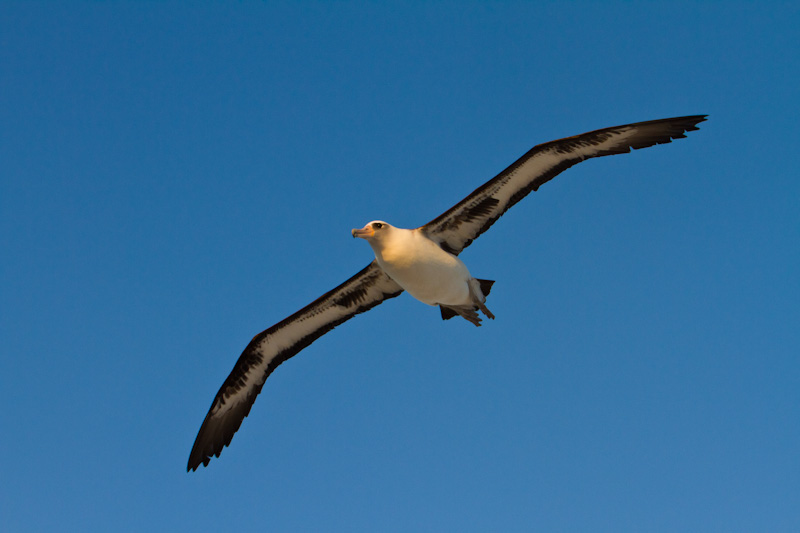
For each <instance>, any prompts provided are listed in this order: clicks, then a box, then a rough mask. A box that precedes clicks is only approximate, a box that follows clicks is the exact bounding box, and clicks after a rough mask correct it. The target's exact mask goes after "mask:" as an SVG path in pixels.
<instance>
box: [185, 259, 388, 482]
mask: <svg viewBox="0 0 800 533" xmlns="http://www.w3.org/2000/svg"><path fill="white" fill-rule="evenodd" d="M401 292H403V289H402V288H401V287H400V286H399V285H398V284H397V283H395V282H394V281H393V280H392V279H391V278H390V277H389V276H387V275H386V274H385V273H384V272H383V270H381V268H380V267H379V266H378V264H377V263H376V262H375V261H373V262H372V263H370V264H369V265H368V266H367V267H366V268H365V269H364V270H362V271H361V272H359V273H358V274H356V275H355V276H353V277H352V278H350V279H349V280H347V281H345V282H344V283H342V284H341V285H339V286H338V287H336V288H335V289H333V290H332V291H330V292H328V293H326V294H324V295H323V296H321V297H320V298H318V299H317V300H315V301H314V302H312V303H311V304H309V305H307V306H306V307H304V308H303V309H301V310H300V311H298V312H296V313H295V314H293V315H292V316H290V317H288V318H286V319H284V320H282V321H281V322H278V323H277V324H275V325H274V326H272V327H271V328H269V329H267V330H265V331H262V332H261V333H259V334H258V335H256V336H255V337H254V338H253V340H252V341H250V344H248V345H247V348H245V349H244V352H242V355H241V356H240V357H239V360H238V361H236V365H234V367H233V370H232V371H231V373H230V375H229V376H228V378H227V379H226V380H225V382H224V383H223V384H222V387H220V389H219V392H217V396H216V397H215V398H214V401H213V403H212V404H211V408H210V409H209V410H208V414H207V415H206V418H205V420H203V425H202V426H201V427H200V432H199V433H198V434H197V439H195V441H194V446H193V447H192V452H191V454H190V455H189V465H188V466H187V468H186V470H187V471H189V470H197V467H199V466H200V463H203V465H208V462H209V461H210V460H211V456H212V455H215V456H217V457H219V454H220V453H222V448H223V447H225V446H227V445H228V444H230V442H231V439H232V438H233V434H234V433H236V431H237V430H238V429H239V426H241V424H242V420H244V418H245V417H246V416H247V414H248V413H249V412H250V408H251V407H252V405H253V402H254V401H255V400H256V396H258V393H259V392H261V387H263V386H264V382H265V381H266V379H267V377H268V376H269V375H270V374H271V373H272V371H273V370H275V368H276V367H277V366H278V365H279V364H281V363H283V362H284V361H286V360H287V359H289V358H290V357H292V356H294V355H296V354H297V353H298V352H299V351H300V350H302V349H303V348H305V347H306V346H308V345H309V344H311V343H312V342H314V341H315V340H317V339H318V338H320V337H321V336H322V335H324V334H325V333H327V332H328V331H330V330H332V329H333V328H335V327H336V326H338V325H339V324H341V323H342V322H344V321H346V320H349V319H351V318H353V317H354V316H355V315H357V314H359V313H363V312H364V311H367V310H368V309H372V308H373V307H375V306H376V305H378V304H379V303H381V302H383V301H384V300H388V299H389V298H394V297H395V296H398V295H399V294H400V293H401Z"/></svg>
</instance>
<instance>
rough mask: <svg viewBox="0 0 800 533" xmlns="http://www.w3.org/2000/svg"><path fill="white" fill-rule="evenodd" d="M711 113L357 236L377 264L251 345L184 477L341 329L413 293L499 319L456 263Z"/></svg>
mask: <svg viewBox="0 0 800 533" xmlns="http://www.w3.org/2000/svg"><path fill="white" fill-rule="evenodd" d="M706 116H707V115H692V116H686V117H676V118H667V119H660V120H650V121H647V122H637V123H634V124H626V125H623V126H614V127H610V128H603V129H600V130H595V131H590V132H588V133H584V134H581V135H576V136H573V137H567V138H564V139H559V140H556V141H550V142H547V143H544V144H539V145H537V146H534V147H533V148H532V149H530V150H529V151H528V152H527V153H526V154H525V155H523V156H522V157H520V158H519V159H518V160H517V161H515V162H514V163H513V164H511V166H509V167H508V168H507V169H505V170H504V171H502V172H501V173H500V174H498V175H497V176H495V177H494V178H492V179H491V180H489V181H487V182H486V183H484V184H483V185H481V186H480V187H478V188H477V189H475V190H474V191H473V192H472V193H471V194H469V195H468V196H467V197H466V198H464V199H463V200H461V201H460V202H458V203H457V204H456V205H454V206H453V207H452V208H450V209H448V210H447V211H445V212H444V213H442V214H441V215H439V216H438V217H436V218H435V219H433V220H431V221H430V222H428V223H427V224H425V225H424V226H420V227H418V228H416V229H402V228H396V227H394V226H392V225H391V224H389V223H387V222H384V221H382V220H375V221H372V222H369V223H368V224H367V225H366V226H364V227H363V228H360V229H354V230H352V232H351V234H352V236H353V237H358V238H361V239H364V240H366V241H367V243H369V245H370V246H371V248H372V251H373V252H374V254H375V259H374V260H373V261H372V262H371V263H370V264H369V265H367V266H366V267H365V268H364V269H363V270H361V271H360V272H359V273H357V274H356V275H355V276H353V277H352V278H350V279H348V280H347V281H345V282H344V283H342V284H341V285H339V286H338V287H336V288H335V289H333V290H331V291H329V292H327V293H325V294H323V295H322V296H320V297H319V298H317V299H316V300H314V301H313V302H311V303H310V304H308V305H307V306H305V307H304V308H303V309H301V310H299V311H298V312H296V313H294V314H293V315H291V316H289V317H288V318H285V319H284V320H282V321H280V322H278V323H277V324H275V325H274V326H272V327H270V328H269V329H266V330H264V331H262V332H261V333H259V334H258V335H256V336H255V337H253V340H251V341H250V343H249V344H248V345H247V347H246V348H245V349H244V351H243V352H242V355H241V356H240V357H239V359H238V360H237V361H236V364H235V365H234V367H233V370H232V371H231V373H230V374H229V375H228V377H227V378H226V379H225V381H224V382H223V384H222V387H220V389H219V392H217V395H216V396H215V397H214V401H213V402H212V403H211V408H210V409H209V410H208V414H207V415H206V417H205V420H203V424H202V426H200V431H199V432H198V434H197V438H196V439H195V442H194V446H193V447H192V451H191V453H190V454H189V463H188V466H187V471H191V470H197V468H198V467H199V466H200V465H201V464H202V465H204V466H208V463H209V462H210V461H211V457H212V456H215V457H219V455H220V453H221V452H222V449H223V448H224V447H225V446H228V445H229V444H230V442H231V439H232V438H233V435H234V433H236V431H238V429H239V427H240V426H241V424H242V421H243V420H244V418H245V417H246V416H247V415H248V414H249V413H250V408H251V407H252V406H253V402H255V399H256V397H257V396H258V394H259V393H260V392H261V388H262V387H263V386H264V382H265V381H266V379H267V377H269V375H270V374H272V372H273V371H274V370H275V369H276V368H277V367H278V365H280V364H281V363H283V362H284V361H286V360H287V359H289V358H290V357H293V356H294V355H297V353H299V352H300V351H301V350H302V349H303V348H305V347H306V346H308V345H309V344H311V343H312V342H314V341H315V340H317V339H318V338H320V337H321V336H322V335H324V334H325V333H327V332H329V331H330V330H332V329H333V328H335V327H336V326H338V325H340V324H342V323H343V322H345V321H347V320H350V319H351V318H353V317H354V316H356V315H357V314H359V313H363V312H365V311H368V310H370V309H372V308H373V307H375V306H376V305H378V304H380V303H382V302H383V301H385V300H388V299H390V298H394V297H396V296H399V295H400V293H402V292H403V291H406V292H408V293H409V294H410V295H411V296H413V297H414V298H416V299H417V300H419V301H421V302H423V303H426V304H428V305H432V306H438V307H439V308H440V312H441V317H442V319H444V320H448V319H450V318H453V317H456V316H461V317H463V318H464V319H466V320H468V321H469V322H471V323H472V324H474V325H476V326H480V325H481V317H480V315H479V312H480V313H482V314H483V315H484V316H486V317H487V318H490V319H493V318H494V315H493V314H492V312H491V311H489V309H488V308H487V306H486V297H487V296H488V295H489V291H490V289H491V287H492V284H493V283H494V281H491V280H484V279H477V278H474V277H472V275H471V274H470V272H469V270H468V269H467V267H466V265H465V264H464V262H463V261H461V259H460V258H459V257H458V255H459V254H460V253H461V252H462V251H463V250H464V248H466V247H467V246H469V245H470V244H471V243H472V241H474V240H475V239H476V238H478V237H479V236H480V235H481V234H482V233H483V232H485V231H486V230H487V229H489V228H490V227H491V226H492V224H494V223H495V222H496V221H497V219H499V218H500V217H501V216H502V215H503V213H505V212H506V211H508V209H509V208H511V206H513V205H514V204H516V203H517V202H519V201H520V200H522V199H523V198H524V197H525V196H527V195H528V194H529V193H530V192H532V191H536V190H537V189H538V188H539V187H540V186H541V185H542V184H543V183H546V182H547V181H549V180H551V179H553V178H554V177H555V176H557V175H558V174H560V173H561V172H563V171H564V170H566V169H568V168H569V167H571V166H573V165H575V164H577V163H580V162H581V161H583V160H585V159H589V158H592V157H602V156H606V155H614V154H624V153H627V152H630V151H631V149H634V150H636V149H639V148H646V147H648V146H653V145H656V144H665V143H668V142H670V141H671V140H673V139H679V138H683V137H685V135H684V134H685V133H686V132H689V131H693V130H697V129H698V128H697V124H699V123H700V122H702V121H704V120H705V119H706Z"/></svg>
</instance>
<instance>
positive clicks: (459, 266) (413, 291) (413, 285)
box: [367, 221, 472, 306]
mask: <svg viewBox="0 0 800 533" xmlns="http://www.w3.org/2000/svg"><path fill="white" fill-rule="evenodd" d="M376 223H377V224H381V226H382V227H381V229H379V230H377V231H375V233H374V235H375V237H378V236H381V237H382V238H369V239H367V241H368V242H369V244H370V246H371V247H372V250H373V251H374V252H375V259H376V260H377V261H378V265H380V267H381V268H382V269H383V271H384V272H386V273H387V274H388V275H389V277H390V278H392V279H393V280H394V281H396V282H397V284H398V285H400V286H401V287H403V289H404V290H405V291H406V292H408V293H409V294H410V295H411V296H413V297H414V298H416V299H417V300H419V301H420V302H423V303H426V304H428V305H442V304H444V305H448V306H462V305H471V304H472V300H471V298H470V290H469V280H470V279H472V276H471V275H470V273H469V270H468V269H467V266H466V265H465V264H464V262H463V261H462V260H461V259H459V258H458V257H456V256H454V255H453V254H450V253H448V252H445V251H444V250H442V248H441V247H440V246H439V245H438V244H436V243H435V242H433V241H432V240H430V239H429V238H428V237H427V236H426V235H425V234H424V233H422V231H420V230H419V229H413V230H412V229H403V228H395V227H394V226H391V225H389V224H387V223H386V222H381V221H375V222H370V223H369V224H368V225H367V227H369V226H371V225H374V224H376Z"/></svg>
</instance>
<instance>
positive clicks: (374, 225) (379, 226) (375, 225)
mask: <svg viewBox="0 0 800 533" xmlns="http://www.w3.org/2000/svg"><path fill="white" fill-rule="evenodd" d="M372 227H373V228H375V229H381V228H382V227H383V224H381V223H380V222H376V223H374V224H373V225H372Z"/></svg>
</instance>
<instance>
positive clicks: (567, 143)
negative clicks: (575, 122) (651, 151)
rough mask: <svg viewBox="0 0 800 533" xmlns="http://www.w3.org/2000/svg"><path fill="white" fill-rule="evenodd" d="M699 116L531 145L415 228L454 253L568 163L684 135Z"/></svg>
mask: <svg viewBox="0 0 800 533" xmlns="http://www.w3.org/2000/svg"><path fill="white" fill-rule="evenodd" d="M705 118H706V115H694V116H688V117H677V118H666V119H661V120H650V121H647V122H637V123H635V124H626V125H624V126H614V127H611V128H604V129H601V130H596V131H590V132H589V133H584V134H582V135H576V136H574V137H567V138H565V139H559V140H557V141H551V142H548V143H544V144H540V145H538V146H534V147H533V148H532V149H531V150H529V151H528V153H526V154H525V155H523V156H522V157H520V158H519V159H518V160H517V161H515V162H514V164H512V165H511V166H510V167H508V168H507V169H505V170H504V171H503V172H501V173H500V174H498V175H497V176H495V177H494V178H492V179H491V180H489V181H488V182H486V183H485V184H483V185H481V186H480V187H478V188H477V189H475V190H474V191H473V192H472V194H470V195H469V196H467V197H466V198H464V199H463V200H461V201H460V202H459V203H457V204H456V205H455V206H453V207H452V208H451V209H449V210H447V211H446V212H445V213H443V214H442V215H440V216H438V217H437V218H435V219H434V220H432V221H430V222H428V223H427V224H425V225H424V226H422V228H421V229H422V230H423V231H424V232H425V233H426V234H427V235H428V236H429V237H430V238H431V239H432V240H434V241H436V242H438V243H439V245H440V246H441V247H442V248H443V249H445V250H447V251H448V252H450V253H452V254H456V255H458V254H459V253H461V251H462V250H463V249H464V248H466V247H467V246H469V245H470V243H472V241H473V240H475V239H476V238H477V237H478V236H479V235H480V234H481V233H483V232H484V231H486V230H487V229H489V227H491V225H492V224H494V223H495V221H496V220H497V219H498V218H500V217H501V216H502V215H503V213H505V212H506V211H508V209H509V208H510V207H511V206H513V205H514V204H516V203H517V202H519V201H520V200H522V199H523V198H525V196H527V195H528V193H530V192H531V191H535V190H537V189H538V188H539V187H540V186H541V185H542V184H543V183H546V182H547V181H550V180H551V179H553V178H554V177H556V176H557V175H558V174H560V173H561V172H563V171H564V170H566V169H568V168H569V167H571V166H572V165H575V164H577V163H580V162H581V161H583V160H584V159H589V158H592V157H601V156H604V155H614V154H624V153H627V152H630V150H631V149H634V150H636V149H639V148H646V147H648V146H653V145H655V144H664V143H668V142H670V141H671V140H672V139H679V138H682V137H685V135H684V133H685V132H688V131H693V130H696V129H698V128H697V124H698V123H700V122H702V121H704V120H705Z"/></svg>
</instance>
